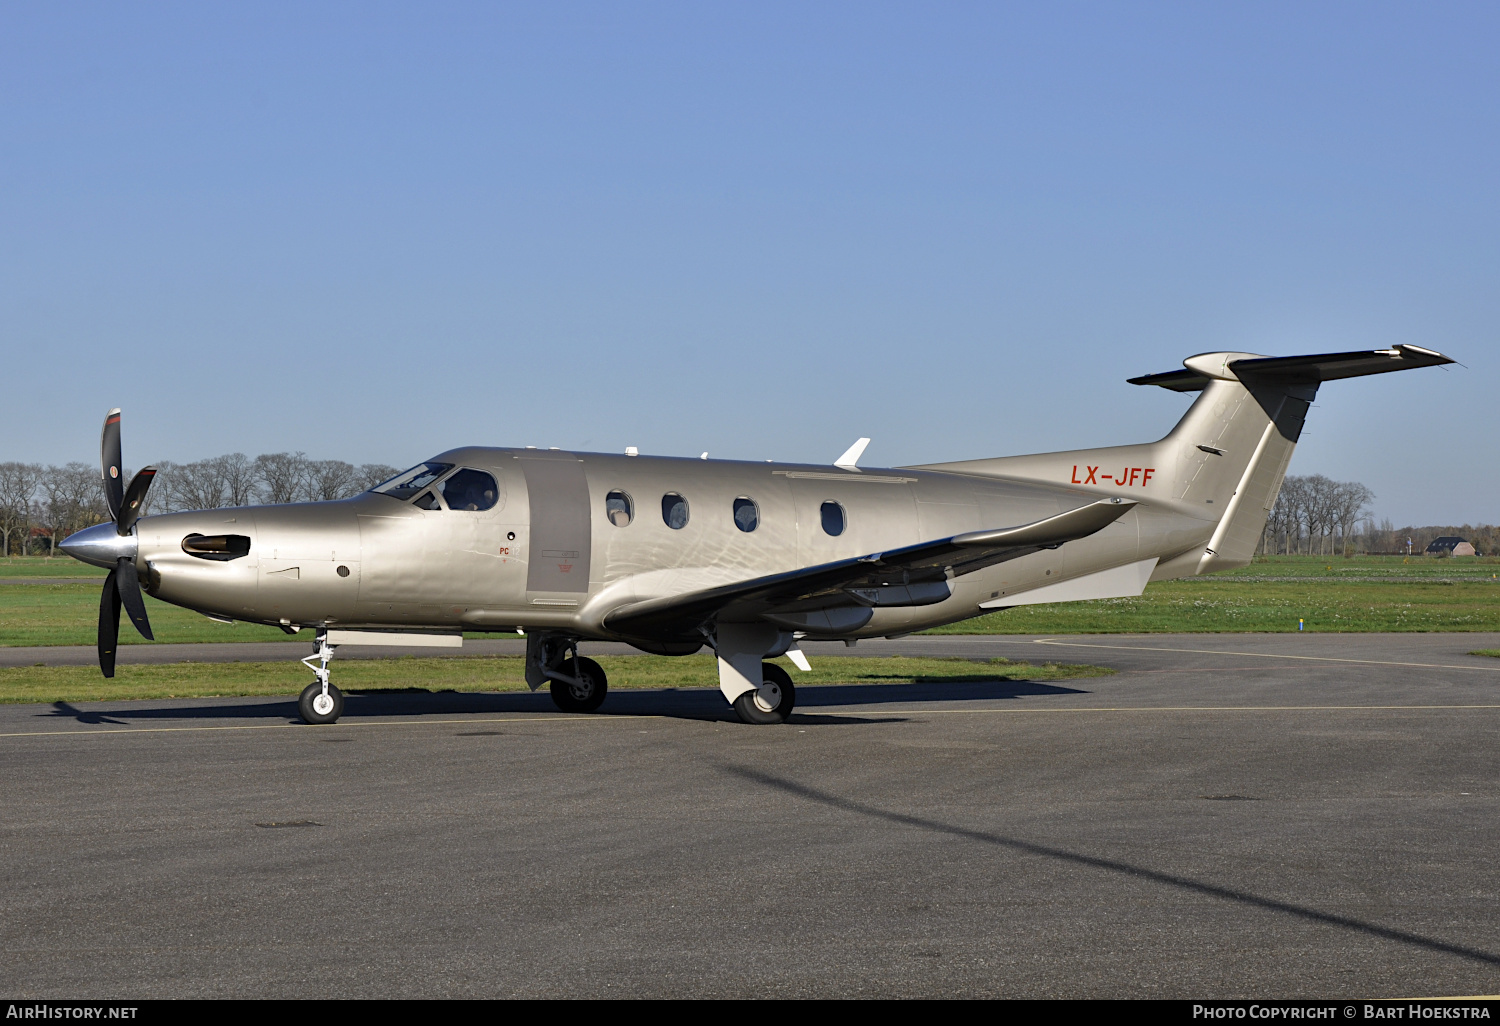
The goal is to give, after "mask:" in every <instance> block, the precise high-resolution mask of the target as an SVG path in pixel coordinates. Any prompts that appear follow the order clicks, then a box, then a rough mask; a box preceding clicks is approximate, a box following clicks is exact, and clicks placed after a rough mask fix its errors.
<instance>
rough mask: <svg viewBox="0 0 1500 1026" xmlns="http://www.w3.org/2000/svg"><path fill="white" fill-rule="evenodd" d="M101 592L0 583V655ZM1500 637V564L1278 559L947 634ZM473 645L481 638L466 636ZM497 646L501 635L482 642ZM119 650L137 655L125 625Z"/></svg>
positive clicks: (55, 566) (9, 572)
mask: <svg viewBox="0 0 1500 1026" xmlns="http://www.w3.org/2000/svg"><path fill="white" fill-rule="evenodd" d="M70 565H71V567H75V568H78V570H79V571H87V572H88V573H89V574H90V575H92V576H95V577H96V578H97V577H101V576H102V575H101V574H99V573H98V572H97V571H95V570H94V569H93V568H92V567H88V566H85V565H84V564H82V563H78V562H76V561H74V560H71V559H67V560H64V559H57V560H51V561H49V560H46V559H42V558H38V557H28V558H25V559H11V560H3V559H0V571H3V572H0V581H3V580H4V578H6V577H10V578H12V579H15V578H32V579H38V578H58V577H62V576H64V575H63V571H64V570H65V569H68V568H69V566H70ZM146 605H147V609H148V612H149V615H150V617H151V626H152V629H153V630H154V632H155V634H156V636H157V639H158V640H159V641H163V642H209V641H227V642H233V641H297V642H299V643H303V644H305V643H306V640H307V635H306V634H303V635H300V636H289V635H287V634H284V633H282V632H281V631H280V630H277V629H276V628H274V627H260V626H256V625H253V624H235V625H233V626H230V625H226V624H220V623H215V622H214V621H212V620H209V619H207V618H205V617H202V616H200V615H198V614H197V613H191V612H188V611H187V610H184V609H179V608H177V607H176V606H169V605H166V604H165V603H162V602H157V601H156V600H155V599H152V598H150V597H147V599H146ZM98 609H99V581H98V580H80V581H78V583H76V584H74V583H66V584H23V583H9V584H4V583H0V645H5V646H16V645H91V644H93V643H94V629H95V623H96V622H97V619H98V615H99V613H98ZM1299 619H1300V620H1302V621H1303V628H1304V629H1305V630H1309V631H1344V632H1355V631H1500V560H1496V559H1488V558H1487V559H1429V558H1425V557H1421V556H1415V557H1412V558H1411V559H1410V560H1405V559H1403V557H1400V556H1374V557H1369V556H1365V557H1357V558H1353V559H1343V558H1334V559H1329V558H1326V557H1324V558H1318V557H1309V556H1276V557H1270V558H1267V559H1261V560H1257V561H1256V562H1255V563H1253V564H1252V565H1250V566H1248V567H1245V568H1243V569H1241V570H1236V571H1233V572H1232V573H1228V574H1218V575H1215V576H1213V577H1204V578H1197V579H1193V580H1186V581H1163V582H1160V583H1158V584H1152V585H1149V586H1147V588H1146V593H1145V594H1144V595H1142V596H1140V597H1139V598H1130V599H1103V600H1099V601H1094V602H1073V603H1064V604H1058V605H1043V606H1018V607H1016V608H1015V609H1009V610H1005V611H1003V612H999V613H992V614H990V615H988V616H982V617H978V618H976V619H973V620H966V621H964V622H962V623H957V624H952V625H950V626H948V627H943V628H939V629H938V631H937V632H936V633H943V634H1082V633H1105V634H1108V633H1188V632H1235V631H1268V632H1284V631H1296V630H1297V621H1298V620H1299ZM469 636H470V637H484V636H486V635H478V634H471V635H469ZM488 636H490V637H495V636H497V635H488ZM120 641H121V644H127V645H128V644H139V643H142V641H141V639H140V637H138V636H137V635H136V634H135V632H134V631H133V630H132V629H131V628H130V627H129V625H128V624H127V625H125V626H124V627H123V628H122V629H121V631H120Z"/></svg>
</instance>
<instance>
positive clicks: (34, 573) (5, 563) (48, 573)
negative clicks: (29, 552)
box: [0, 556, 108, 580]
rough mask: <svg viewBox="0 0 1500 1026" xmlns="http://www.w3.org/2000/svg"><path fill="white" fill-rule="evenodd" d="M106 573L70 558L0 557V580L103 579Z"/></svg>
mask: <svg viewBox="0 0 1500 1026" xmlns="http://www.w3.org/2000/svg"><path fill="white" fill-rule="evenodd" d="M107 572H108V571H105V570H100V569H99V568H98V567H97V566H89V565H88V564H87V563H80V562H78V560H76V559H74V558H73V557H72V556H57V557H56V558H53V559H48V558H47V557H46V556H9V557H0V580H3V579H5V578H7V577H97V578H99V579H100V580H103V579H104V575H105V574H106V573H107Z"/></svg>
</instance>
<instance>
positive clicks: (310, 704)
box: [297, 681, 344, 724]
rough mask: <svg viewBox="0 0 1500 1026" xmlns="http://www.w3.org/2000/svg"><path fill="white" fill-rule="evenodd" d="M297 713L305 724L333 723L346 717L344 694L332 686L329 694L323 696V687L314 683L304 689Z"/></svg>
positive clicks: (298, 700)
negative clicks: (343, 716) (341, 717)
mask: <svg viewBox="0 0 1500 1026" xmlns="http://www.w3.org/2000/svg"><path fill="white" fill-rule="evenodd" d="M297 712H298V713H300V714H301V715H302V721H303V722H304V723H315V724H316V723H332V722H334V721H335V720H337V719H338V718H339V717H340V716H342V715H344V693H343V692H342V691H340V690H339V689H338V688H336V687H334V686H333V685H332V684H330V685H328V694H327V695H326V696H325V695H324V694H323V685H321V684H319V683H318V682H317V681H313V682H312V683H311V684H309V685H308V686H307V687H305V688H303V689H302V695H301V697H300V698H298V699H297Z"/></svg>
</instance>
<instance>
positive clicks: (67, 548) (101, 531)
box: [57, 524, 137, 570]
mask: <svg viewBox="0 0 1500 1026" xmlns="http://www.w3.org/2000/svg"><path fill="white" fill-rule="evenodd" d="M136 546H137V542H136V537H135V535H134V534H127V535H121V534H120V533H119V532H118V531H116V530H115V525H114V524H95V525H94V526H93V527H85V528H84V529H83V530H82V531H79V532H78V533H77V534H70V535H68V537H66V538H64V539H63V540H62V541H60V542H58V543H57V547H58V548H60V549H62V550H63V551H64V552H66V553H67V554H68V555H70V556H72V557H73V558H74V559H76V560H79V561H80V562H83V563H92V564H93V565H94V566H101V567H104V568H105V569H106V570H109V569H112V568H113V567H114V565H115V562H116V561H117V560H118V559H119V558H120V557H121V556H127V557H129V558H130V559H134V558H135V554H136Z"/></svg>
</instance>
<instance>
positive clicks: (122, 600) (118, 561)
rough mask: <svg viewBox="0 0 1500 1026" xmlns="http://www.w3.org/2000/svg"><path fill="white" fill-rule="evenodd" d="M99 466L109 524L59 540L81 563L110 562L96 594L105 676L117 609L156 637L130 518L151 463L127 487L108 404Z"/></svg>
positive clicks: (110, 671)
mask: <svg viewBox="0 0 1500 1026" xmlns="http://www.w3.org/2000/svg"><path fill="white" fill-rule="evenodd" d="M99 463H100V470H101V471H102V473H103V476H104V499H105V502H107V503H108V504H109V515H110V516H111V517H112V518H113V519H114V523H111V524H97V525H95V526H93V527H89V528H85V529H84V530H82V531H79V532H78V533H77V534H75V535H72V536H71V537H69V538H67V539H66V540H65V541H63V542H62V543H61V545H60V546H59V548H61V549H62V550H63V551H64V552H66V553H67V554H68V555H70V556H73V557H74V558H75V559H80V560H82V561H83V562H85V563H92V564H94V565H95V566H102V567H107V568H109V576H108V577H106V578H105V579H104V592H103V594H102V595H100V596H99V669H101V670H103V671H104V676H106V677H113V676H114V675H115V649H116V648H117V647H118V645H119V641H120V610H121V609H122V608H123V609H124V610H125V612H126V613H127V614H128V615H129V616H130V622H131V623H132V624H134V625H135V629H136V630H138V631H140V633H141V637H143V638H145V639H146V640H147V641H155V640H156V639H155V637H153V636H152V634H151V621H150V620H149V619H147V617H146V600H145V599H144V598H143V597H142V596H141V581H140V575H139V574H138V573H137V571H136V568H135V558H136V537H135V533H134V529H135V522H136V521H137V520H139V519H140V516H141V506H142V504H143V503H144V502H145V501H146V493H147V492H148V491H149V490H150V489H151V481H152V479H153V478H155V477H156V468H155V467H146V468H144V469H142V470H141V471H140V472H139V473H137V474H136V475H135V477H133V478H132V479H131V481H130V484H129V486H128V487H127V486H126V485H125V483H124V476H123V475H124V470H123V469H122V465H121V459H120V411H119V410H110V411H109V414H108V415H107V416H106V417H105V418H104V436H103V438H102V439H101V440H100V445H99Z"/></svg>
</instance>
